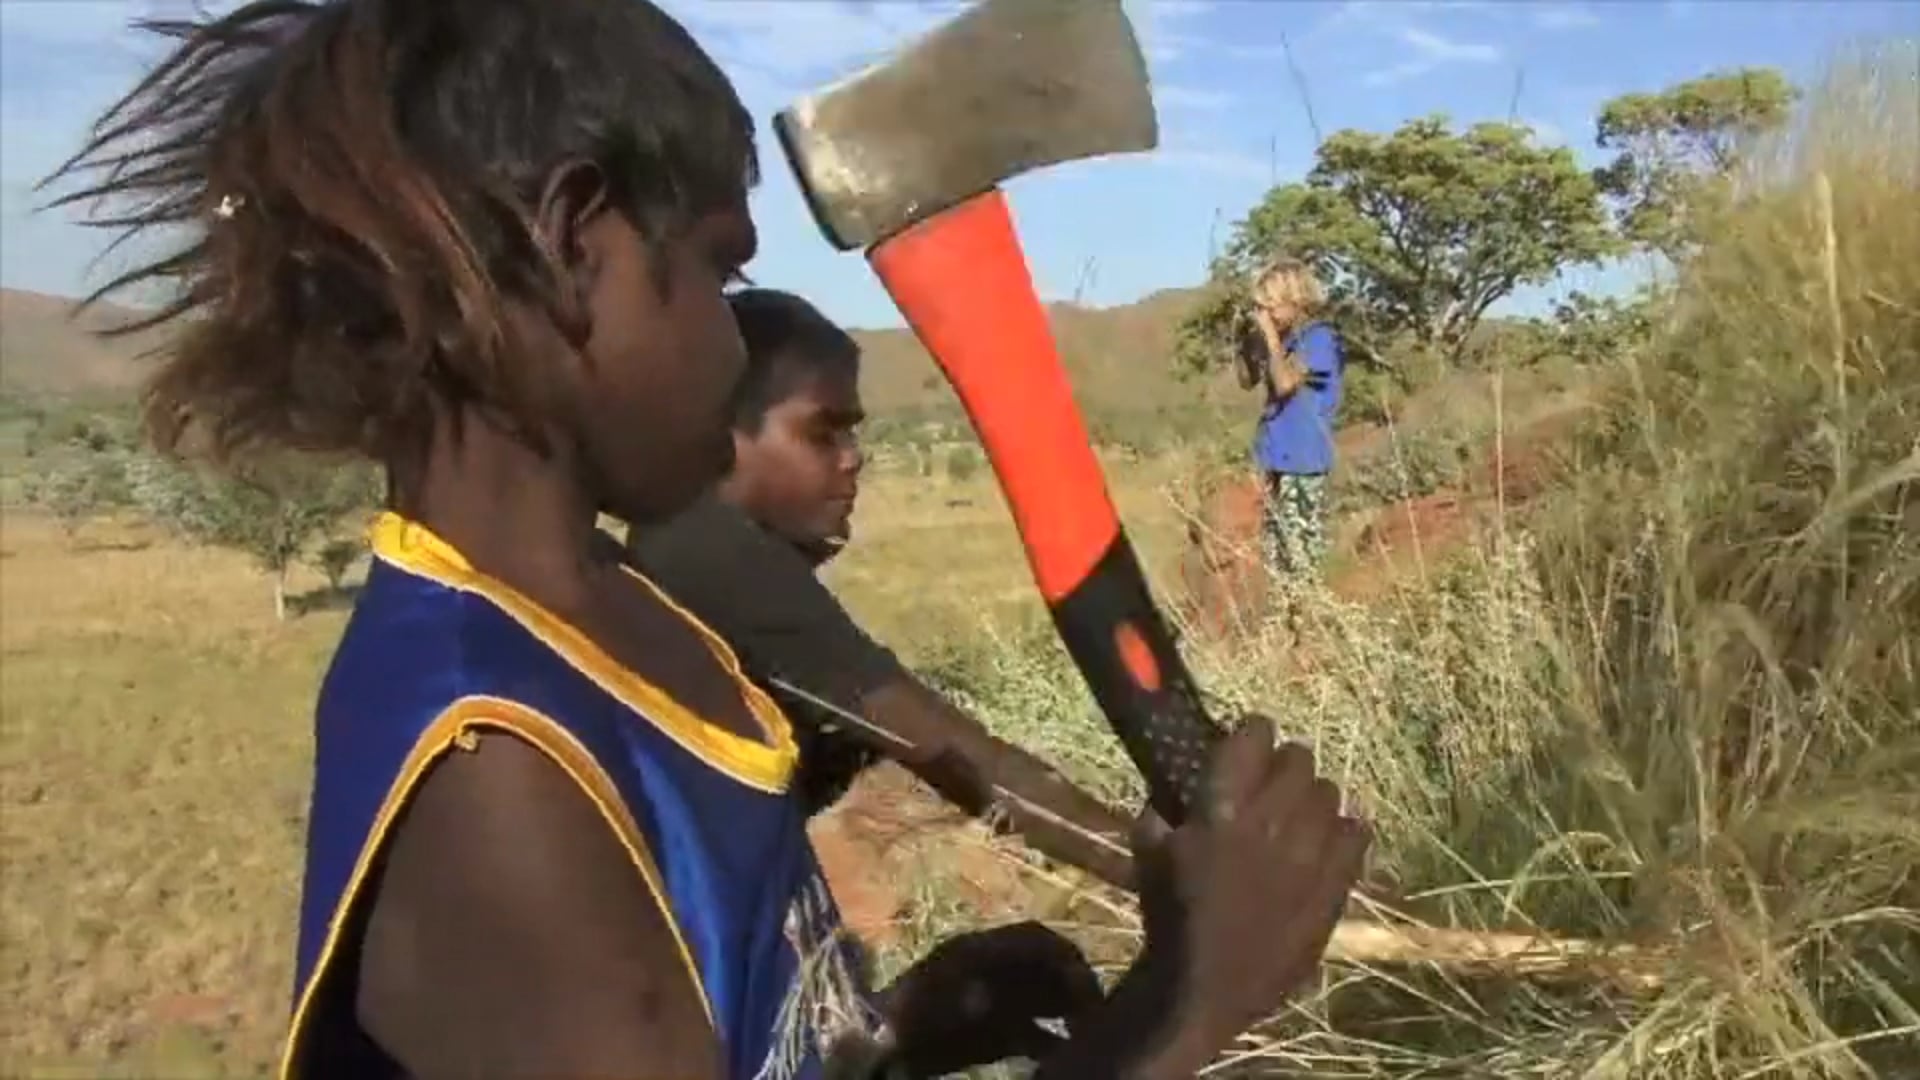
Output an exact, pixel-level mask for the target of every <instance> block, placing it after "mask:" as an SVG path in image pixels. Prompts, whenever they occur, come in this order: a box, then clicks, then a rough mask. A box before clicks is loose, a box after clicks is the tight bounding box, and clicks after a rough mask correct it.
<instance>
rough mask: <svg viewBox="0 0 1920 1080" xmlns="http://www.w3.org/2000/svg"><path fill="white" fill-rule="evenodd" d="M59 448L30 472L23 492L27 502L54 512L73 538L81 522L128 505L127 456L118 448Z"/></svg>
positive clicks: (70, 537)
mask: <svg viewBox="0 0 1920 1080" xmlns="http://www.w3.org/2000/svg"><path fill="white" fill-rule="evenodd" d="M62 450H63V451H64V452H63V453H61V454H59V455H58V456H57V457H55V458H54V459H53V460H52V462H51V463H50V464H47V465H44V466H43V467H41V468H39V469H37V470H35V471H34V472H33V473H31V474H30V475H29V477H28V480H27V484H26V492H25V494H26V496H27V501H28V503H29V504H30V505H33V506H36V507H38V508H39V509H41V510H44V511H46V512H47V513H49V514H51V515H53V518H54V520H56V521H58V522H59V523H60V529H61V531H62V532H64V533H65V534H66V536H67V539H68V541H72V540H73V539H74V538H75V537H77V536H78V535H79V533H80V527H81V526H82V525H85V524H86V523H87V522H89V521H91V520H93V519H94V518H95V517H98V516H99V515H101V514H103V513H107V512H109V511H112V510H116V509H119V508H121V507H124V506H126V505H127V504H128V502H129V501H130V499H131V493H130V490H129V487H128V481H127V460H128V457H127V455H126V454H125V453H124V452H121V451H119V450H103V451H97V452H95V451H87V450H83V449H81V448H79V447H63V448H62Z"/></svg>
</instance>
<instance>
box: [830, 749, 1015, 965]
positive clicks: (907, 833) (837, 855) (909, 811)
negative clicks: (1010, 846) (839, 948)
mask: <svg viewBox="0 0 1920 1080" xmlns="http://www.w3.org/2000/svg"><path fill="white" fill-rule="evenodd" d="M971 828H972V826H971V825H970V823H969V822H968V820H967V819H966V817H965V816H964V815H962V814H961V813H960V812H959V811H957V810H955V809H954V808H952V807H950V806H947V805H945V804H944V803H941V802H940V801H939V800H938V799H937V798H936V797H935V796H934V795H933V794H932V793H931V792H929V791H927V790H926V789H925V788H923V787H921V786H920V785H919V783H918V782H917V781H915V780H914V779H913V778H912V777H911V776H910V775H909V774H908V773H907V772H906V771H905V770H903V769H901V768H899V767H898V766H895V765H891V764H886V765H881V766H880V767H878V768H876V769H874V770H873V771H872V772H870V773H868V774H867V775H866V776H863V777H862V778H861V779H860V781H859V782H858V783H856V784H855V785H854V787H853V790H851V791H849V792H848V793H847V794H846V796H845V797H844V798H842V799H841V800H840V801H839V802H838V803H836V804H835V805H834V806H833V808H832V809H830V810H828V811H827V812H826V813H824V814H821V815H820V816H819V817H817V818H815V819H814V821H813V824H812V826H811V828H810V830H809V831H810V832H811V834H812V838H813V847H814V852H815V854H816V855H817V856H818V857H819V859H820V868H821V870H822V872H823V873H825V875H826V878H827V884H828V886H829V887H830V888H831V889H832V890H833V896H834V900H835V901H836V902H837V903H838V904H839V906H840V915H841V918H842V919H844V920H845V921H846V925H847V928H848V929H849V930H851V931H852V932H853V933H854V934H856V935H858V936H859V937H860V938H861V939H862V940H864V941H865V942H866V943H867V944H868V945H871V946H880V945H886V944H890V943H892V942H893V941H894V940H896V938H897V935H898V932H899V929H900V927H899V920H900V917H901V916H902V915H903V914H904V913H905V910H906V907H907V904H908V903H909V902H910V901H911V900H912V898H913V886H914V880H913V879H914V877H915V868H914V865H913V864H914V861H915V858H916V855H917V854H918V853H919V852H921V851H924V850H925V848H926V846H927V845H929V844H935V845H939V846H940V847H941V848H942V851H943V855H944V856H946V857H948V858H950V859H951V860H952V861H951V862H949V865H947V866H946V867H944V868H943V870H944V872H945V873H946V874H950V875H952V876H953V878H954V879H956V880H957V881H958V882H959V883H960V886H961V889H962V896H961V899H962V900H963V901H964V902H966V903H968V904H970V905H971V906H972V907H974V908H975V909H977V910H981V911H992V910H995V909H1000V908H1006V907H1009V906H1016V905H1017V904H1018V902H1019V901H1020V900H1022V899H1023V898H1024V894H1023V890H1022V883H1021V881H1020V880H1019V875H1018V873H1017V871H1016V870H1015V869H1014V868H1013V866H1012V865H1011V864H1009V863H1008V862H1007V861H1006V860H1005V859H1004V858H1002V857H1001V856H999V855H996V854H994V853H993V851H991V850H990V849H989V848H987V847H986V846H985V845H983V844H981V843H978V842H973V841H970V839H969V838H967V837H966V836H965V835H964V834H965V833H966V832H968V831H970V830H971Z"/></svg>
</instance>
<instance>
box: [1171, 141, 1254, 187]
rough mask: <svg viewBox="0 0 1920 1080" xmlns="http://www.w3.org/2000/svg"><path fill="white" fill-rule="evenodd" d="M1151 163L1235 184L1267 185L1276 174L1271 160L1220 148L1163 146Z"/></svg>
mask: <svg viewBox="0 0 1920 1080" xmlns="http://www.w3.org/2000/svg"><path fill="white" fill-rule="evenodd" d="M1148 160H1149V161H1151V162H1153V163H1154V164H1155V165H1159V166H1162V167H1166V168H1172V169H1181V170H1185V171H1189V172H1200V173H1210V174H1212V175H1215V176H1225V177H1228V178H1231V179H1234V180H1257V181H1260V182H1262V183H1266V182H1269V181H1271V180H1273V179H1274V178H1275V174H1276V169H1275V166H1274V163H1273V162H1272V161H1271V160H1268V159H1266V158H1262V157H1257V156H1255V155H1253V154H1243V153H1241V152H1240V151H1238V150H1223V149H1220V148H1218V147H1206V146H1175V147H1164V146H1163V147H1161V148H1160V149H1158V150H1156V151H1154V152H1153V155H1152V157H1150V158H1148Z"/></svg>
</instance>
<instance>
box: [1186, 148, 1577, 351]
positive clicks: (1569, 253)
mask: <svg viewBox="0 0 1920 1080" xmlns="http://www.w3.org/2000/svg"><path fill="white" fill-rule="evenodd" d="M1613 247H1614V240H1613V237H1612V235H1611V234H1610V232H1609V230H1608V228H1607V220H1606V213H1605V209H1604V207H1603V206H1602V205H1601V202H1600V193H1599V189H1598V187H1597V185H1596V183H1595V180H1594V178H1593V177H1592V176H1591V175H1590V174H1588V173H1587V172H1585V171H1583V170H1582V169H1581V168H1580V167H1579V165H1578V164H1577V163H1576V162H1575V160H1574V157H1573V154H1572V152H1571V151H1569V150H1567V149H1566V148H1564V147H1543V146H1540V145H1538V144H1537V143H1536V142H1534V140H1533V139H1532V137H1531V132H1530V131H1529V130H1528V129H1527V128H1525V127H1524V126H1520V125H1513V124H1501V123H1483V124H1475V125H1474V126H1472V127H1470V128H1468V129H1467V130H1465V131H1464V132H1455V131H1453V130H1452V129H1451V127H1450V125H1449V123H1448V121H1447V119H1446V118H1445V117H1444V116H1430V117H1425V118H1422V119H1417V120H1412V121H1409V122H1408V123H1406V124H1404V125H1402V126H1401V127H1400V129H1399V130H1397V131H1395V132H1393V133H1392V134H1391V135H1379V134H1373V133H1369V132H1362V131H1342V132H1338V133H1336V134H1334V135H1333V136H1331V137H1329V138H1328V139H1327V140H1326V141H1325V142H1323V143H1322V144H1321V145H1320V148H1319V151H1318V153H1317V161H1316V163H1315V165H1314V167H1313V169H1312V171H1310V172H1309V173H1308V174H1307V176H1306V178H1305V180H1303V181H1302V182H1299V183H1293V184H1286V185H1282V186H1280V187H1277V188H1274V189H1273V190H1272V191H1271V192H1269V193H1268V194H1267V196H1266V198H1265V199H1264V200H1262V201H1261V203H1260V205H1258V206H1256V207H1254V209H1253V211H1252V212H1251V213H1249V214H1248V215H1247V216H1246V218H1245V219H1243V220H1242V221H1240V222H1239V223H1237V224H1236V225H1235V227H1234V233H1233V239H1232V242H1231V244H1230V245H1229V247H1228V250H1227V253H1226V254H1225V255H1224V256H1223V257H1221V258H1220V259H1218V260H1216V262H1215V265H1214V267H1213V273H1212V275H1211V278H1212V280H1211V282H1210V284H1209V287H1208V289H1207V291H1206V294H1205V296H1204V298H1203V300H1202V302H1201V303H1200V304H1199V305H1198V306H1197V307H1196V308H1195V310H1194V311H1193V312H1192V313H1190V315H1189V316H1188V318H1187V320H1186V321H1185V322H1184V323H1183V325H1182V326H1181V328H1180V332H1179V337H1178V344H1177V349H1178V359H1179V361H1180V362H1181V363H1182V364H1183V365H1184V366H1187V367H1189V368H1195V369H1203V370H1204V369H1211V368H1215V367H1218V366H1221V365H1222V364H1227V363H1231V362H1232V359H1233V357H1234V355H1235V354H1236V352H1237V349H1238V347H1239V344H1240V342H1241V341H1242V340H1243V339H1244V337H1245V335H1246V333H1247V331H1248V322H1247V312H1246V307H1245V305H1246V300H1245V297H1246V284H1247V281H1246V279H1247V276H1248V275H1249V274H1250V273H1251V272H1252V271H1253V269H1254V268H1256V267H1258V266H1259V265H1260V264H1261V263H1262V262H1264V261H1266V260H1267V259H1269V258H1271V257H1273V256H1275V255H1279V254H1283V253H1284V254H1287V255H1291V256H1293V257H1296V258H1300V259H1303V260H1305V261H1307V262H1308V263H1310V264H1311V265H1312V266H1313V267H1314V269H1315V271H1316V272H1317V273H1318V274H1319V275H1320V277H1321V280H1322V281H1323V282H1325V283H1326V284H1327V286H1328V290H1329V298H1330V301H1331V303H1332V311H1331V314H1332V315H1333V317H1334V318H1335V319H1336V321H1338V323H1339V325H1340V327H1341V330H1342V332H1343V336H1344V337H1345V338H1346V339H1347V340H1348V342H1349V346H1350V351H1351V352H1352V353H1353V356H1354V359H1356V360H1359V361H1361V362H1367V361H1372V362H1375V363H1384V357H1385V355H1386V351H1387V346H1388V345H1389V344H1390V343H1397V342H1399V341H1407V342H1410V343H1411V344H1413V345H1415V346H1417V347H1419V348H1421V349H1425V350H1432V351H1436V352H1438V353H1439V354H1441V355H1442V356H1444V357H1446V358H1447V359H1448V360H1450V361H1451V360H1456V359H1458V358H1459V356H1460V355H1461V353H1462V352H1463V351H1464V350H1465V349H1466V348H1467V344H1468V342H1469V340H1470V338H1471V336H1472V334H1473V331H1474V328H1475V327H1476V326H1478V325H1479V323H1480V320H1481V319H1482V318H1483V317H1484V316H1485V315H1486V313H1487V309H1488V308H1490V307H1492V306H1493V305H1494V304H1495V303H1496V302H1498V301H1499V300H1500V299H1502V298H1503V297H1506V296H1508V295H1511V294H1512V293H1513V291H1514V290H1515V289H1517V288H1519V287H1520V286H1522V285H1529V284H1539V283H1543V282H1546V281H1549V280H1551V279H1552V278H1553V277H1554V276H1555V275H1556V274H1558V273H1559V272H1560V271H1561V270H1562V269H1563V268H1565V267H1567V266H1569V265H1575V264H1579V263H1584V262H1591V261H1594V260H1597V259H1599V258H1601V257H1603V256H1604V255H1606V254H1608V253H1609V252H1610V251H1612V250H1613Z"/></svg>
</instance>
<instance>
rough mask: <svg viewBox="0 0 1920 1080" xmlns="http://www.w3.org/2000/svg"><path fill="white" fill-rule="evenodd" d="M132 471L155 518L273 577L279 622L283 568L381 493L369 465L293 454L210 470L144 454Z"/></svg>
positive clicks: (140, 501) (144, 506)
mask: <svg viewBox="0 0 1920 1080" xmlns="http://www.w3.org/2000/svg"><path fill="white" fill-rule="evenodd" d="M130 472H131V476H132V480H133V485H132V486H133V495H134V499H135V502H136V504H137V505H138V506H139V507H140V508H141V510H142V511H144V512H145V513H146V514H147V515H148V516H149V517H151V518H152V519H153V520H154V521H155V522H157V523H158V524H160V525H161V526H162V527H164V528H167V529H169V530H171V531H173V532H175V533H177V534H179V535H181V536H184V537H186V538H187V539H189V540H192V541H194V542H196V543H203V544H212V545H215V546H219V547H226V548H232V549H235V550H237V551H241V552H244V553H245V554H247V555H249V556H251V557H252V558H253V560H254V562H255V563H256V564H257V565H258V566H259V567H260V568H261V569H262V570H264V571H266V573H268V574H269V575H271V577H272V579H273V611H274V615H275V617H277V618H280V619H285V618H286V617H287V571H288V570H289V569H291V568H292V566H293V564H294V562H295V561H296V560H298V559H299V557H300V555H301V553H302V552H304V551H305V550H306V549H307V547H308V545H310V544H311V543H313V541H314V540H316V539H318V538H319V537H322V536H325V535H327V534H328V533H329V532H331V531H332V530H333V529H334V528H335V527H337V526H338V525H339V524H340V522H341V520H342V519H343V518H345V517H347V516H348V515H349V514H353V513H355V512H360V511H365V510H367V509H369V508H371V507H372V506H373V505H375V503H376V501H377V499H378V494H379V487H378V484H377V478H376V476H375V474H374V473H373V471H372V470H371V469H368V468H366V467H364V466H330V465H326V464H321V463H318V462H313V461H307V460H302V459H296V458H277V459H264V460H261V461H255V462H248V463H246V464H234V465H231V466H228V467H226V468H224V469H221V470H219V471H213V470H206V469H198V468H194V467H191V466H188V465H184V464H180V463H176V462H172V461H166V460H162V459H159V458H156V457H154V456H152V455H141V456H139V457H137V458H136V459H135V460H134V466H133V468H132V469H131V470H130Z"/></svg>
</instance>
